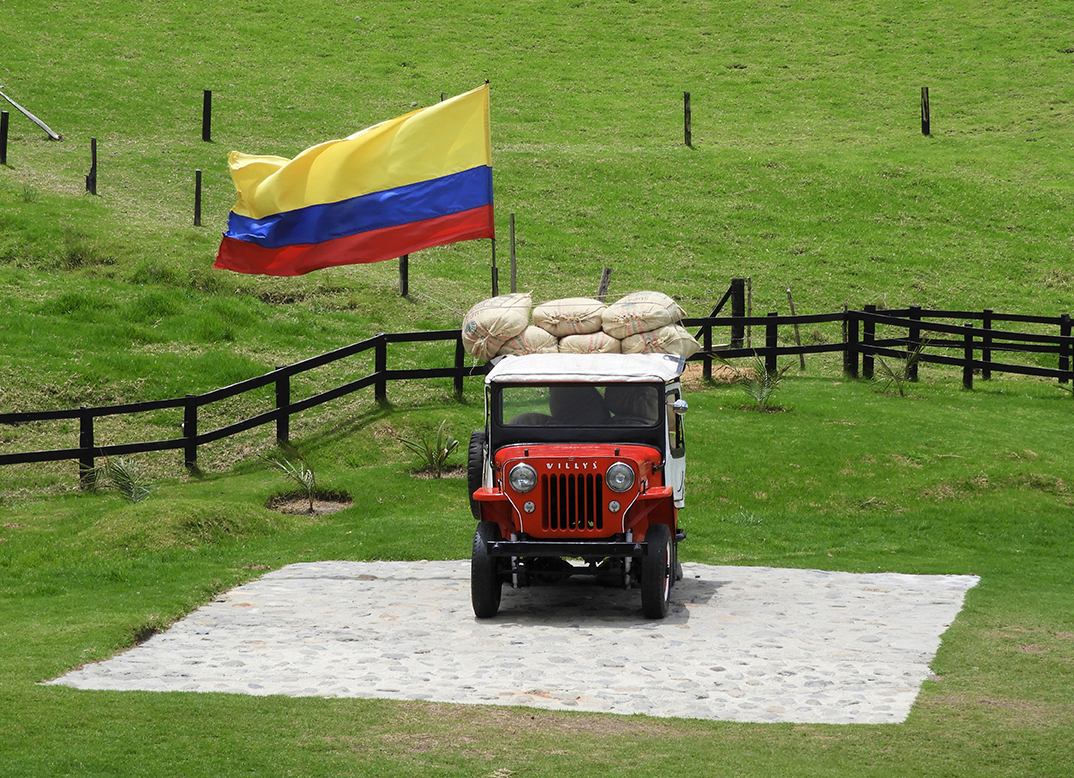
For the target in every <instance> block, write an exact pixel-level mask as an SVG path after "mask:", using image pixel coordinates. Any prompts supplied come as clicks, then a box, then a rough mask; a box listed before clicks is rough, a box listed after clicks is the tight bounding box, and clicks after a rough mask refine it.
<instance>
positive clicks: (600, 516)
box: [467, 354, 686, 619]
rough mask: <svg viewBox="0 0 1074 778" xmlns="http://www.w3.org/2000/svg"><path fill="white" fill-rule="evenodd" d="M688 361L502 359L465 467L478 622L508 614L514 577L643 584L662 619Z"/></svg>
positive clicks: (672, 555)
mask: <svg viewBox="0 0 1074 778" xmlns="http://www.w3.org/2000/svg"><path fill="white" fill-rule="evenodd" d="M684 364H685V363H684V360H683V359H682V358H681V357H677V356H671V355H667V354H529V355H525V356H507V357H502V358H500V359H499V360H497V361H496V363H495V365H494V366H493V368H492V369H491V370H490V372H489V373H488V375H487V376H486V378H485V388H486V392H485V429H484V430H478V431H476V432H474V433H473V436H472V437H471V439H470V451H469V459H468V463H467V478H468V484H469V490H470V495H471V497H470V505H471V508H472V510H473V513H474V517H475V518H476V519H477V520H478V525H477V531H476V532H475V533H474V547H473V558H472V565H471V577H470V591H471V599H472V601H473V606H474V613H475V614H476V615H477V616H478V617H479V618H487V617H490V616H493V615H495V614H496V612H497V611H498V610H499V607H500V594H501V590H502V586H503V584H505V583H506V584H510V585H511V586H512V587H522V586H527V585H529V584H531V583H535V582H536V583H555V582H558V581H563V580H565V579H566V578H569V577H570V576H571V575H591V576H595V577H596V578H597V579H598V580H599V581H600V582H602V583H612V584H614V585H618V586H622V587H624V588H630V587H632V586H637V587H640V588H641V602H642V609H643V611H644V613H645V616H646V617H648V618H654V619H659V618H663V617H664V616H665V615H666V614H667V611H668V602H669V597H670V591H671V587H672V585H673V584H674V583H675V581H676V580H678V579H680V578H681V577H682V573H681V569H682V568H681V566H680V565H679V564H678V553H677V547H678V543H679V541H681V540H683V539H684V538H685V532H684V531H682V530H681V529H680V528H679V524H678V511H679V509H680V508H681V507H682V506H683V496H684V492H685V475H686V456H685V454H686V451H685V443H684V440H683V425H682V414H683V413H684V412H685V410H686V401H685V400H683V399H682V397H681V393H682V389H681V386H680V380H679V379H680V376H681V374H682V370H683V365H684ZM569 560H582V563H581V564H576V563H572V562H571V561H569Z"/></svg>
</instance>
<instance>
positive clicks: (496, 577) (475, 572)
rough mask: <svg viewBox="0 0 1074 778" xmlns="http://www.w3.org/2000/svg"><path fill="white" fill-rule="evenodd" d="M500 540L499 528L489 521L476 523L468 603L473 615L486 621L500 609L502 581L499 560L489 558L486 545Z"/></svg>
mask: <svg viewBox="0 0 1074 778" xmlns="http://www.w3.org/2000/svg"><path fill="white" fill-rule="evenodd" d="M499 539H500V528H499V526H497V525H496V524H495V523H493V522H491V521H482V522H478V525H477V530H476V531H475V532H474V551H473V555H472V556H471V559H470V602H472V603H473V606H474V615H475V616H477V617H478V618H479V619H488V618H491V617H493V616H495V615H496V611H498V610H499V609H500V594H501V592H502V591H503V581H502V580H501V579H500V560H499V559H498V558H496V557H493V556H489V548H488V545H489V543H490V542H492V541H493V540H499Z"/></svg>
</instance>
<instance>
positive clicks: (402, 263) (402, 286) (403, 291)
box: [399, 254, 410, 297]
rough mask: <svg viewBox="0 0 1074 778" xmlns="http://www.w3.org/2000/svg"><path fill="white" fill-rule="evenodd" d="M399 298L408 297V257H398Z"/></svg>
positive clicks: (406, 255) (407, 255)
mask: <svg viewBox="0 0 1074 778" xmlns="http://www.w3.org/2000/svg"><path fill="white" fill-rule="evenodd" d="M399 296H400V297H409V296H410V255H409V254H404V255H403V256H401V257H399Z"/></svg>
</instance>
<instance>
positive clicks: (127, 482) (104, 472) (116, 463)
mask: <svg viewBox="0 0 1074 778" xmlns="http://www.w3.org/2000/svg"><path fill="white" fill-rule="evenodd" d="M82 482H83V483H84V484H85V485H86V487H87V488H89V489H91V490H93V491H96V490H98V489H113V490H115V491H117V492H119V493H120V494H121V495H122V496H123V499H125V500H126V501H127V502H129V503H138V502H141V501H142V500H144V499H145V498H146V497H148V496H149V495H150V494H151V493H152V492H153V487H152V486H150V485H149V483H148V482H147V481H146V480H145V478H144V477H143V476H142V474H141V473H140V472H139V471H138V469H137V468H136V467H135V466H134V463H133V462H128V461H127V460H126V459H124V458H123V457H118V458H116V459H106V460H105V462H104V464H103V465H99V466H97V467H94V468H91V469H90V470H88V471H87V472H86V473H85V474H84V476H83V478H82Z"/></svg>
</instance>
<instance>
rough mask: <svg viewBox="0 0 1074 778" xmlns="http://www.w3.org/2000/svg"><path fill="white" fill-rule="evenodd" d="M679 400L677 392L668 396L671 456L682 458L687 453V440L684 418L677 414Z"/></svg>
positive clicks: (669, 393)
mask: <svg viewBox="0 0 1074 778" xmlns="http://www.w3.org/2000/svg"><path fill="white" fill-rule="evenodd" d="M678 399H679V393H678V392H677V391H674V392H668V394H667V419H668V440H670V441H671V455H672V456H673V457H681V456H682V455H683V454H684V453H685V448H686V438H685V435H684V429H683V421H682V416H681V415H680V414H678V413H676V412H675V401H676V400H678Z"/></svg>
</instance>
